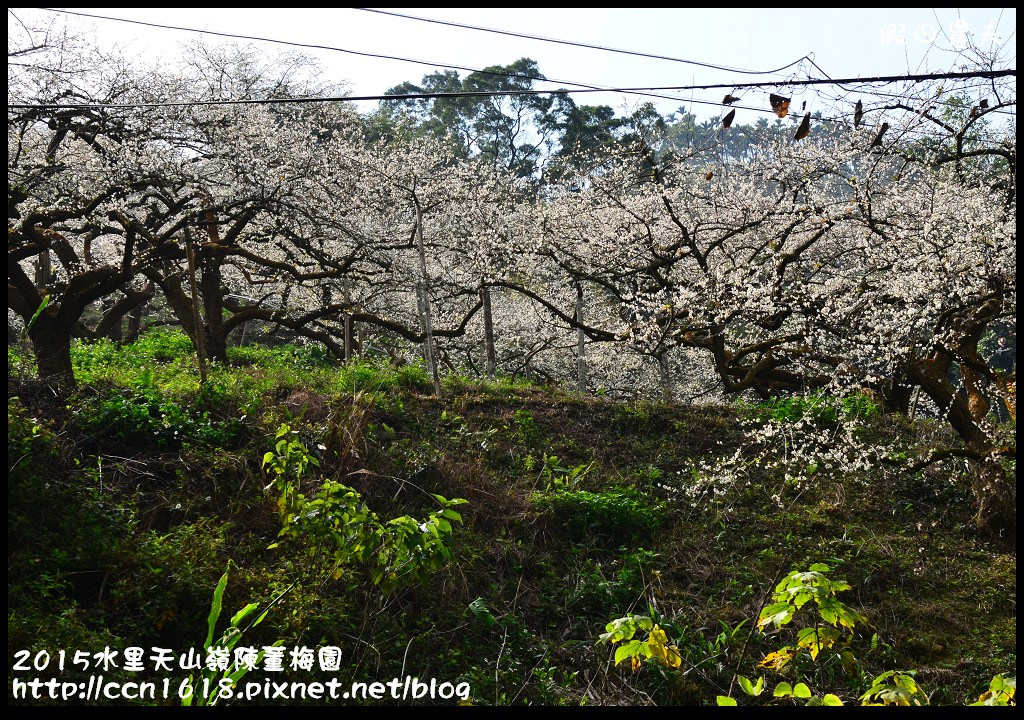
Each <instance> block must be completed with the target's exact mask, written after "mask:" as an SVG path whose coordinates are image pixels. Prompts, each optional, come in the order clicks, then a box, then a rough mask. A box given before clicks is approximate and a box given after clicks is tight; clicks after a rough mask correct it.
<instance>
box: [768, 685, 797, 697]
mask: <svg viewBox="0 0 1024 720" xmlns="http://www.w3.org/2000/svg"><path fill="white" fill-rule="evenodd" d="M772 697H793V686H792V685H790V684H789V683H788V682H780V683H779V684H778V685H776V686H775V690H773V691H772Z"/></svg>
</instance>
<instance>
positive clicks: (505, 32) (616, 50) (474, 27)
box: [352, 8, 809, 75]
mask: <svg viewBox="0 0 1024 720" xmlns="http://www.w3.org/2000/svg"><path fill="white" fill-rule="evenodd" d="M352 9H353V10H362V11H363V12H371V13H378V14H380V15H391V16H393V17H400V18H405V19H407V20H418V21H420V22H427V23H434V24H437V25H449V26H451V27H457V28H463V29H465V30H479V31H480V32H489V33H497V34H498V35H508V36H510V37H518V38H525V39H527V40H539V41H541V42H549V43H557V44H559V45H571V46H573V47H580V48H587V49H589V50H602V51H604V52H612V53H621V54H623V55H633V56H635V57H645V58H652V59H654V60H668V61H669V62H677V63H685V64H687V65H696V66H698V67H703V68H710V69H711V70H724V71H726V72H731V73H739V74H742V75H771V74H773V73H777V72H782V71H783V70H787V69H789V68H791V67H793V66H794V65H797V64H799V63H800V62H802V61H804V60H807V59H809V58H808V57H807V56H806V55H804V56H803V57H801V58H797V59H796V60H794V61H793V62H791V63H788V64H786V65H783V66H782V67H779V68H775V69H773V70H743V69H741V68H733V67H728V66H725V65H714V64H712V63H705V62H699V61H697V60H685V59H683V58H677V57H671V56H669V55H655V54H652V53H645V52H640V51H638V50H623V49H621V48H613V47H606V46H604V45H591V44H589V43H582V42H576V41H574V40H559V39H557V38H549V37H542V36H540V35H527V34H526V33H517V32H512V31H510V30H499V29H497V28H487V27H480V26H477V25H466V24H464V23H457V22H451V21H449V20H437V19H435V18H425V17H419V16H417V15H405V14H403V13H397V12H392V11H390V10H374V9H373V8H352Z"/></svg>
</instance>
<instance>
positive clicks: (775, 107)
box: [768, 93, 790, 118]
mask: <svg viewBox="0 0 1024 720" xmlns="http://www.w3.org/2000/svg"><path fill="white" fill-rule="evenodd" d="M789 101H790V98H788V97H782V96H781V95H776V94H775V93H772V94H771V95H769V96H768V102H770V103H771V104H772V111H773V112H774V113H775V114H776V115H778V116H779V117H780V118H784V117H786V116H787V115H789Z"/></svg>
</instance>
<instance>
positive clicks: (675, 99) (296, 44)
mask: <svg viewBox="0 0 1024 720" xmlns="http://www.w3.org/2000/svg"><path fill="white" fill-rule="evenodd" d="M40 9H41V10H46V11H47V12H53V13H60V14H62V15H76V16H78V17H87V18H93V19H96V20H111V21H114V22H122V23H128V24H130V25H144V26H146V27H154V28H160V29H161V30H180V31H182V32H192V33H199V34H201V35H214V36H216V37H224V38H233V39H236V40H254V41H256V42H267V43H274V44H277V45H288V46H290V47H300V48H306V49H309V50H327V51H330V52H340V53H346V54H348V55H358V56H360V57H371V58H377V59H380V60H395V61H398V62H407V63H413V64H415V65H426V66H427V67H432V68H447V69H451V70H463V71H465V72H471V73H480V74H483V75H493V76H495V77H507V78H513V79H520V80H535V81H537V82H550V83H556V84H560V85H572V86H575V87H580V88H585V89H588V90H602V91H604V90H607V91H609V92H611V91H612V90H613V89H612V88H607V87H604V86H601V85H594V84H592V83H579V82H572V81H570V80H558V79H555V78H542V77H536V76H534V75H525V74H522V73H506V72H498V71H495V70H486V69H479V68H472V67H466V66H464V65H453V64H451V63H439V62H433V61H431V60H417V59H415V58H407V57H400V56H398V55H387V54H384V53H372V52H366V51H363V50H349V49H348V48H340V47H334V46H332V45H317V44H314V43H302V42H296V41H293V40H278V39H275V38H268V37H262V36H259V35H241V34H238V33H228V32H220V31H217V30H201V29H199V28H190V27H184V26H181V25H167V24H164V23H154V22H147V21H145V20H131V19H128V18H119V17H113V16H110V15H96V14H94V13H84V12H77V11H72V10H58V9H56V8H40ZM619 92H627V93H628V94H630V95H639V96H642V97H652V98H655V99H658V100H672V101H673V102H682V101H683V98H678V97H672V96H668V95H656V94H652V93H647V92H639V91H619Z"/></svg>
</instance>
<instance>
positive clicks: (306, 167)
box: [8, 33, 1016, 532]
mask: <svg viewBox="0 0 1024 720" xmlns="http://www.w3.org/2000/svg"><path fill="white" fill-rule="evenodd" d="M11 42H12V43H14V45H12V46H11V47H12V48H13V49H9V59H10V60H11V62H10V63H9V70H8V80H9V90H8V98H9V103H10V104H11V105H12V107H10V108H9V110H8V239H9V241H8V308H9V309H10V310H11V311H13V313H14V314H15V315H16V316H17V317H18V318H20V322H21V323H22V325H23V326H24V327H27V328H28V331H27V332H28V336H29V337H30V339H31V341H32V344H33V347H34V350H35V353H36V359H37V362H38V368H39V374H40V376H41V377H42V378H44V379H46V380H47V381H50V382H52V383H53V384H54V385H70V384H73V382H74V378H73V377H72V366H71V360H70V352H69V348H70V343H71V340H72V338H73V337H81V338H95V337H101V336H104V335H111V334H114V335H116V334H117V333H119V332H120V328H121V325H122V319H123V318H124V317H126V316H128V317H129V318H130V319H132V320H134V328H135V331H136V332H137V329H138V326H139V322H138V321H139V318H140V315H141V312H142V308H143V306H144V305H145V304H146V303H147V302H149V301H150V300H151V299H152V298H153V297H154V296H155V295H156V294H157V293H158V292H159V293H160V294H161V295H162V297H163V298H164V299H165V301H166V304H167V307H168V308H169V310H170V312H171V313H172V314H173V320H174V321H175V322H177V323H178V324H180V326H181V327H182V328H183V329H184V331H185V332H187V333H188V334H189V335H190V336H191V337H192V338H193V339H194V340H195V341H196V345H197V347H199V348H200V349H201V350H202V351H203V352H204V354H205V355H206V356H208V357H210V358H211V359H213V360H221V361H223V360H225V359H226V348H227V344H228V337H229V335H230V334H231V333H232V332H233V331H239V330H242V329H243V328H244V327H245V325H246V324H247V323H252V322H254V321H260V322H263V323H272V324H274V325H275V326H283V327H287V328H289V329H290V330H291V331H292V332H293V333H294V334H296V335H298V336H304V337H306V338H309V339H310V340H315V341H318V342H321V343H323V344H324V345H326V346H327V347H328V349H329V350H330V351H331V352H333V353H334V354H335V355H337V356H338V357H340V358H349V357H351V356H352V355H353V354H354V353H356V352H358V351H359V349H360V345H362V347H364V348H366V347H368V346H371V345H372V346H373V347H376V348H387V349H388V350H389V351H390V352H391V353H393V354H400V353H409V352H422V353H423V355H424V356H425V358H426V359H427V361H428V364H429V366H430V369H431V371H432V372H433V374H434V377H435V389H437V388H438V387H439V386H438V385H437V384H436V379H437V377H438V375H439V373H440V372H442V371H443V370H444V369H445V368H446V369H448V370H456V369H460V368H467V367H468V368H471V369H475V370H476V371H477V372H480V373H487V374H493V373H494V372H495V370H496V369H500V370H502V371H504V372H509V373H517V374H520V373H521V374H527V375H533V376H536V377H540V378H542V379H544V380H547V381H552V382H565V383H571V384H573V385H574V386H576V387H578V388H579V389H581V390H583V391H588V390H590V391H594V390H599V389H601V388H604V389H606V390H608V391H610V392H612V393H617V394H654V393H660V394H661V395H662V396H663V397H666V398H671V397H684V398H696V397H701V396H707V395H708V394H711V393H715V394H718V395H724V396H737V395H739V394H743V393H753V394H757V395H760V396H762V397H770V396H777V395H785V394H790V393H803V392H807V391H809V390H826V391H828V392H831V393H834V394H836V395H843V394H846V393H849V392H851V391H853V390H857V389H871V390H872V391H873V392H874V393H876V394H877V396H878V397H880V398H881V399H882V400H883V401H884V403H885V404H886V405H887V406H888V407H889V408H891V409H892V410H895V411H899V412H908V411H910V408H911V405H912V404H913V403H914V401H915V400H914V399H915V397H916V396H918V395H920V396H924V397H925V398H926V399H928V400H930V402H931V404H932V406H933V407H934V408H936V409H937V412H939V413H940V414H941V415H942V416H943V417H945V418H947V419H948V421H949V422H950V424H951V425H952V427H953V428H954V429H955V430H956V432H957V433H958V435H959V437H960V438H961V440H962V446H958V447H956V448H949V449H947V450H945V451H944V452H941V453H937V454H935V457H934V458H929V460H938V459H942V458H945V457H949V456H958V457H966V458H968V459H969V461H970V462H971V463H972V467H973V476H974V477H975V478H976V486H975V490H976V493H977V496H978V517H977V520H978V522H979V523H980V524H981V525H982V526H984V527H987V528H990V529H1001V530H1009V531H1011V532H1012V531H1013V528H1014V527H1015V513H1014V494H1015V491H1014V489H1013V487H1012V484H1011V482H1010V481H1008V480H1007V477H1006V473H1005V469H1004V466H1003V463H1002V462H1001V461H1002V460H1004V459H1005V458H1006V457H1013V456H1014V454H1015V447H1014V446H1011V445H1008V444H1007V442H1006V441H1005V440H1000V436H999V433H998V431H997V428H996V426H995V425H994V423H993V419H992V418H993V415H992V413H991V412H990V411H991V410H993V409H994V408H998V409H1000V411H1001V410H1002V408H1004V407H1005V408H1006V409H1007V410H1008V411H1009V414H1010V415H1011V416H1014V417H1015V373H1014V372H1013V368H1007V367H998V366H997V363H995V361H994V359H993V356H992V354H991V353H986V352H983V350H982V349H981V348H982V346H983V345H984V342H985V341H986V339H987V338H990V337H992V336H993V333H994V334H995V335H996V336H998V337H1002V338H1007V337H1011V336H1012V335H1013V334H1014V332H1015V313H1016V254H1015V249H1014V248H1015V244H1014V242H1015V236H1016V219H1015V214H1016V195H1015V167H1016V140H1015V137H1014V134H1013V132H1012V129H1009V128H1006V129H1002V130H1001V129H999V125H998V121H999V120H1000V119H1001V118H1004V117H1005V116H1004V115H993V113H999V112H1002V111H1004V110H1005V109H1006V108H1008V107H1009V108H1012V107H1013V105H1014V102H1015V101H1014V96H1013V86H1012V83H1011V84H1005V85H1000V84H999V82H1001V81H989V86H987V87H985V88H984V93H983V95H984V98H985V102H984V103H982V102H981V101H980V100H977V104H975V105H972V104H971V103H970V102H968V103H964V102H963V101H962V98H963V97H964V96H963V94H960V95H956V96H955V97H956V98H957V102H953V103H945V102H939V101H938V99H939V98H941V97H950V96H951V93H950V91H946V92H945V95H944V94H943V91H942V89H941V88H936V87H926V86H924V85H923V84H922V85H921V86H920V87H918V89H917V90H916V91H915V92H916V93H917V96H916V97H909V96H907V97H903V98H900V99H898V100H895V101H892V102H889V103H888V104H887V105H886V106H885V107H881V106H880V107H877V108H874V109H873V110H871V112H869V113H868V119H869V120H870V121H871V127H860V128H855V127H845V126H843V125H842V124H841V123H835V122H833V123H822V124H820V125H819V126H818V132H815V131H814V129H812V131H811V133H810V136H809V137H807V138H806V139H802V140H800V141H796V140H794V139H792V138H791V136H790V135H789V134H786V135H784V136H782V135H780V134H779V133H777V132H775V133H768V134H766V135H765V136H764V137H763V139H762V141H761V142H759V143H754V144H747V145H746V146H745V148H744V150H743V152H742V153H740V154H738V155H737V154H731V155H727V154H726V153H725V152H724V150H723V148H724V147H725V146H726V144H727V143H726V140H727V139H728V137H729V133H735V132H737V130H738V128H732V129H729V130H725V129H721V130H719V131H716V133H715V134H714V135H711V136H708V137H707V138H706V139H707V142H702V143H696V144H692V145H690V146H689V147H686V148H683V147H680V146H678V145H676V146H674V147H669V146H667V145H663V146H659V145H658V143H657V142H656V141H655V140H654V139H653V138H652V137H644V138H641V136H639V135H635V134H634V135H633V136H630V137H631V138H632V142H624V141H621V140H622V139H621V138H620V139H619V141H616V142H613V143H609V144H608V146H607V148H606V150H605V151H604V152H603V153H598V156H599V157H597V158H596V159H595V155H594V148H589V150H590V152H591V155H590V156H589V157H588V158H586V159H581V160H579V161H578V162H575V161H573V159H572V157H571V155H569V154H568V153H565V152H562V153H560V154H559V156H558V164H557V170H558V172H557V173H551V174H550V175H549V176H548V179H554V178H557V183H555V182H544V179H545V176H544V175H543V173H541V174H540V176H539V177H538V176H537V175H536V174H535V175H532V176H525V177H524V174H523V172H521V168H520V169H519V170H520V172H515V171H513V170H511V169H509V168H506V167H504V166H503V164H502V163H496V162H494V161H493V158H490V159H489V158H488V156H486V155H485V154H478V155H476V156H474V155H473V153H472V152H468V151H466V152H455V151H453V150H452V148H451V146H450V145H451V144H450V143H448V144H444V143H441V142H438V141H437V140H436V139H431V137H430V134H429V133H419V134H417V133H416V132H414V131H413V130H411V129H410V128H409V127H408V126H403V132H401V133H393V134H392V135H396V136H400V137H401V138H403V139H401V140H398V139H394V138H393V137H392V135H388V133H387V132H382V130H381V127H382V126H381V123H382V122H383V120H382V119H381V117H377V118H375V120H374V123H375V124H374V126H373V131H372V132H370V131H369V130H368V126H367V122H366V119H365V118H361V117H360V116H359V115H358V114H356V113H355V112H354V111H353V110H352V109H351V108H349V107H347V106H345V105H344V104H341V103H337V102H323V103H311V104H287V103H285V104H266V105H201V104H189V103H194V101H217V100H225V99H258V98H288V97H298V96H303V97H309V96H316V95H317V94H318V93H322V94H325V95H326V94H330V93H331V92H332V91H335V92H336V90H335V89H333V88H327V87H324V86H322V85H319V84H317V83H316V82H315V80H314V76H313V75H312V74H311V70H314V69H315V68H311V67H310V66H309V65H308V63H305V62H304V61H301V60H300V59H296V58H290V59H280V60H275V61H274V62H273V63H266V62H262V63H261V62H260V61H258V60H257V59H256V56H255V55H254V54H253V53H251V52H247V51H243V50H237V49H234V50H232V49H227V50H224V49H222V50H217V51H211V50H208V49H205V48H202V47H196V48H194V49H193V52H192V53H191V54H190V55H189V56H188V63H186V64H185V65H184V66H183V67H182V68H180V69H177V70H175V69H172V68H166V67H165V68H140V67H136V66H132V65H130V64H128V63H127V61H126V60H125V59H123V58H117V57H114V58H110V57H104V56H102V55H100V54H99V53H98V52H96V51H95V50H92V49H91V48H90V47H89V46H88V45H87V44H84V43H81V42H77V41H74V40H73V39H69V38H67V37H66V36H57V35H54V34H52V33H51V34H41V33H36V34H35V35H34V36H31V37H25V38H21V39H20V40H19V39H18V38H13V39H12V40H11ZM18 42H21V43H22V44H21V45H18V44H17V43H18ZM972 92H975V93H976V92H977V88H976V87H975V89H974V91H972ZM922 99H923V100H924V101H925V102H924V104H922ZM931 101H935V102H937V103H938V105H936V107H932V106H930V105H929V104H928V103H929V102H931ZM46 103H51V104H62V105H72V104H76V103H81V104H101V105H103V106H102V107H88V108H75V107H63V108H47V107H38V106H39V105H43V104H46ZM175 103H180V104H175ZM958 103H959V104H958ZM17 104H25V105H33V106H35V107H16V106H15V105H17ZM111 104H113V105H111ZM117 104H154V105H153V106H146V107H128V108H122V107H117V106H116V105H117ZM563 104H564V103H563ZM496 107H497V106H496ZM939 107H940V108H941V109H936V108H939ZM570 110H573V108H570ZM567 112H568V111H567ZM993 118H995V120H993ZM385 119H386V118H385ZM882 122H886V123H888V124H889V126H890V127H889V130H888V132H887V134H886V135H885V139H884V141H883V142H881V143H877V142H875V140H876V139H877V137H878V131H877V127H878V126H880V125H881V123H882ZM434 130H436V128H434ZM432 132H433V131H432ZM433 134H434V135H436V132H433ZM780 138H781V139H780ZM538 167H540V166H539V165H538ZM44 305H45V307H43V306H44ZM97 306H98V307H100V308H101V312H100V314H99V315H98V318H99V319H98V320H95V321H94V322H92V323H91V325H89V324H87V323H86V322H85V318H86V317H87V316H89V317H96V313H95V312H92V313H91V314H90V313H87V310H89V309H90V308H93V309H95V308H96V307H97ZM41 307H42V310H41V311H40V308H41ZM839 456H841V453H839V454H837V457H839Z"/></svg>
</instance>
